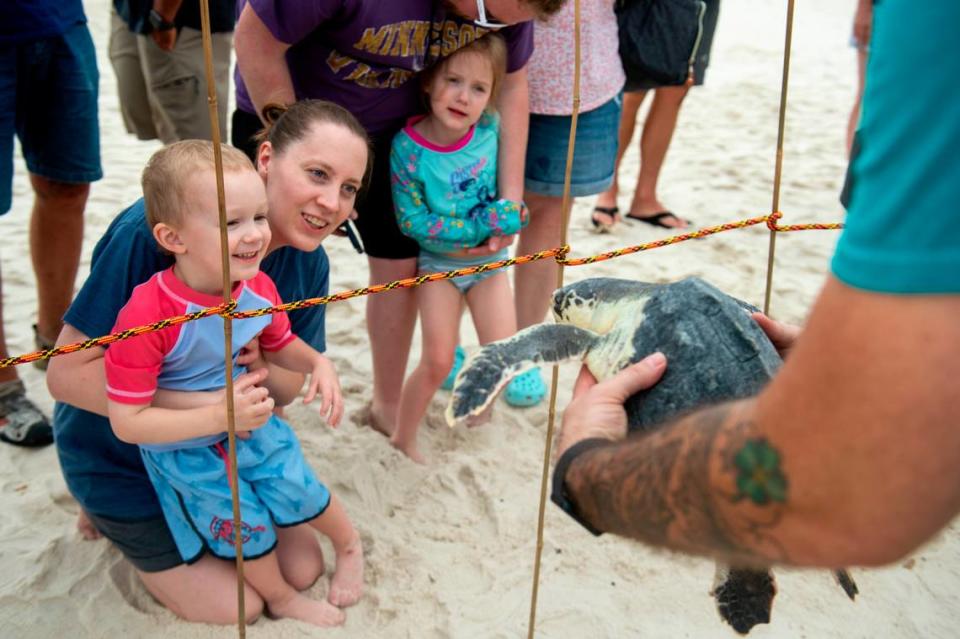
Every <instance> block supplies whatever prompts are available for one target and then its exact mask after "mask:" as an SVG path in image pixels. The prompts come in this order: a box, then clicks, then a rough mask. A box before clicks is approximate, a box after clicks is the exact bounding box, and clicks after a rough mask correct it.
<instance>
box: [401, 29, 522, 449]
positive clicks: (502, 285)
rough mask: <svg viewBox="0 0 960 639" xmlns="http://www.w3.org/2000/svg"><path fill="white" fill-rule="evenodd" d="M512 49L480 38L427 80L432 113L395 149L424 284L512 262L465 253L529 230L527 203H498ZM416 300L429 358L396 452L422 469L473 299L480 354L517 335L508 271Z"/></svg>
mask: <svg viewBox="0 0 960 639" xmlns="http://www.w3.org/2000/svg"><path fill="white" fill-rule="evenodd" d="M506 56H507V52H506V45H505V44H504V42H503V40H502V39H501V38H500V37H499V36H496V35H493V34H490V35H487V36H484V37H482V38H480V39H479V40H477V41H475V42H473V43H472V44H470V45H469V46H467V47H464V48H462V49H460V50H458V51H457V52H456V53H454V54H453V55H451V56H450V57H448V58H446V59H445V60H444V61H443V62H441V63H440V64H438V65H437V66H435V67H433V68H431V69H429V70H427V71H425V72H424V74H423V88H424V92H425V93H426V97H427V101H428V103H429V113H428V114H427V115H425V116H419V117H415V118H411V119H410V121H409V122H408V123H407V126H406V127H404V129H403V130H402V131H400V132H399V133H398V134H397V136H396V137H395V138H394V140H393V149H392V152H391V155H390V168H391V171H392V176H391V184H392V187H393V199H394V205H395V208H396V214H397V220H398V222H399V224H400V230H401V231H403V232H404V233H405V234H406V235H408V236H410V237H412V238H413V239H415V240H417V242H418V243H419V244H420V257H419V258H418V263H417V269H418V271H419V273H420V274H424V273H437V272H441V271H451V270H454V269H460V268H464V267H467V266H474V265H477V264H483V263H485V262H492V261H495V260H502V259H506V258H507V250H506V249H503V250H502V251H500V252H499V253H498V254H496V255H484V256H477V257H475V256H471V255H470V254H469V253H468V252H467V250H466V249H469V248H472V247H475V246H478V245H480V244H482V243H484V242H485V241H486V240H488V239H489V238H490V236H492V235H511V234H514V233H516V232H518V231H519V230H520V228H521V227H522V226H524V224H525V222H526V209H525V207H524V205H523V204H522V203H521V202H511V201H509V200H504V199H498V198H497V135H498V128H499V120H498V118H497V115H496V113H494V112H492V110H491V105H492V104H494V102H495V100H496V94H497V89H498V88H499V85H500V83H501V81H502V80H503V76H504V72H505V68H506ZM416 290H417V305H418V306H419V309H420V326H421V332H422V333H423V354H422V356H421V358H420V363H419V365H418V366H417V368H416V370H414V371H413V373H412V374H411V375H410V377H409V378H408V379H407V381H406V382H405V383H404V386H403V393H402V395H401V398H400V408H399V415H398V418H397V428H396V430H395V431H394V433H393V436H392V437H391V440H390V441H391V443H392V444H393V445H394V446H395V447H397V448H399V449H400V450H401V451H403V452H404V453H405V454H406V455H408V456H409V457H410V458H411V459H413V460H414V461H416V462H419V463H423V461H424V460H423V456H422V455H421V454H420V451H419V450H418V449H417V428H418V426H419V425H420V420H421V419H422V418H423V415H424V413H426V410H427V406H428V405H429V404H430V400H431V398H432V397H433V394H434V393H435V392H436V391H437V389H438V388H440V385H441V383H442V382H443V380H444V378H445V377H446V376H447V373H448V372H449V371H450V368H451V366H452V364H453V358H454V348H455V347H456V345H457V333H458V329H459V326H460V308H461V304H462V300H463V299H464V298H466V302H467V306H468V307H469V308H470V314H471V315H472V316H473V323H474V325H475V326H476V328H477V336H478V338H479V340H480V343H481V344H486V343H488V342H493V341H496V340H499V339H503V338H506V337H509V336H510V335H513V334H514V333H515V332H516V317H515V313H514V305H513V295H512V294H511V291H510V282H509V280H508V278H507V274H506V273H505V272H503V271H490V272H486V273H478V274H475V275H469V276H465V277H458V278H456V279H452V280H447V281H444V282H437V283H434V284H429V285H427V286H421V287H419V288H418V289H416Z"/></svg>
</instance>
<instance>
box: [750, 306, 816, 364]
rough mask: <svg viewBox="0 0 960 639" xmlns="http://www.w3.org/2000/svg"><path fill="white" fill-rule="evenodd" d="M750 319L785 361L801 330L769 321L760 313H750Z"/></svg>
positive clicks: (790, 325)
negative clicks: (761, 330)
mask: <svg viewBox="0 0 960 639" xmlns="http://www.w3.org/2000/svg"><path fill="white" fill-rule="evenodd" d="M750 317H751V318H752V319H753V321H754V322H756V323H757V324H758V325H759V326H760V328H761V329H763V332H764V333H766V334H767V338H768V339H769V340H770V341H771V342H772V343H773V347H774V348H776V349H777V352H778V353H780V357H781V358H783V359H786V358H787V354H788V353H789V352H790V349H791V348H792V347H793V343H794V342H796V341H797V338H798V337H799V336H800V333H801V332H803V329H802V328H800V327H799V326H794V325H793V324H785V323H783V322H778V321H777V320H773V319H770V318H769V317H767V316H766V315H764V314H763V313H761V312H760V311H757V312H756V313H751V314H750Z"/></svg>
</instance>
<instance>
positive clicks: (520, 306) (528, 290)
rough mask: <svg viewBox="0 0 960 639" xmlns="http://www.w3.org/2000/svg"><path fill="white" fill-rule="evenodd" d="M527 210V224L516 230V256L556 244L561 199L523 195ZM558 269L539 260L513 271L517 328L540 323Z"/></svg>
mask: <svg viewBox="0 0 960 639" xmlns="http://www.w3.org/2000/svg"><path fill="white" fill-rule="evenodd" d="M523 200H524V202H526V204H527V207H528V208H529V209H530V224H529V225H528V226H527V228H525V229H523V230H522V231H520V241H519V242H518V244H517V254H518V255H526V254H527V253H534V252H536V251H542V250H543V249H547V248H552V247H555V246H559V245H560V226H561V224H562V223H563V217H564V216H563V212H562V208H563V200H562V199H561V198H559V197H552V196H548V195H539V194H537V193H530V192H529V191H528V192H526V193H524V195H523ZM558 268H559V267H558V266H557V263H556V261H554V260H539V261H537V262H530V263H529V264H523V265H521V266H518V267H517V269H516V275H514V278H515V279H514V283H515V286H516V289H517V290H516V303H517V326H518V327H519V328H521V329H523V328H526V327H528V326H533V325H534V324H539V323H540V322H542V321H543V318H544V316H545V315H546V314H547V308H548V307H549V305H550V295H551V294H552V293H553V290H554V289H555V288H556V287H557V270H558Z"/></svg>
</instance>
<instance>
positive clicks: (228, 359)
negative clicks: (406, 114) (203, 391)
mask: <svg viewBox="0 0 960 639" xmlns="http://www.w3.org/2000/svg"><path fill="white" fill-rule="evenodd" d="M200 30H201V33H202V35H203V62H204V71H205V73H206V78H207V103H208V105H209V108H210V132H211V134H212V135H211V137H212V139H213V164H214V172H215V173H216V179H217V207H218V209H219V215H220V264H221V266H222V269H223V301H224V302H225V303H229V302H230V301H231V293H232V288H233V287H232V281H231V278H230V252H229V247H228V245H227V242H228V240H227V208H226V199H225V195H224V188H223V156H222V154H221V151H220V118H219V117H218V115H217V85H216V82H215V81H214V79H213V78H214V76H213V42H212V38H211V35H210V4H209V0H200ZM232 353H233V321H232V320H231V319H230V316H229V315H224V316H223V362H224V365H225V367H226V375H225V379H226V383H227V387H226V395H227V444H228V447H229V451H228V453H227V455H228V457H229V460H230V467H229V468H228V469H227V475H228V477H229V480H230V495H231V498H232V501H233V536H234V548H235V549H236V552H237V635H238V636H239V637H240V639H245V637H246V636H247V628H246V606H245V602H244V581H243V535H242V532H243V531H242V528H241V527H242V524H243V521H242V520H241V519H240V497H239V491H238V489H237V437H236V427H235V425H234V412H233V357H232Z"/></svg>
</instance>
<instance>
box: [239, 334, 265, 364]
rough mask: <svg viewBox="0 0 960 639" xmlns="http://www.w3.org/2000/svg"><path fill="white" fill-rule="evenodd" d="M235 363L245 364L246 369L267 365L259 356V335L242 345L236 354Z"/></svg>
mask: <svg viewBox="0 0 960 639" xmlns="http://www.w3.org/2000/svg"><path fill="white" fill-rule="evenodd" d="M237 364H238V365H240V366H246V367H247V369H248V370H253V369H255V368H261V367H263V366H266V365H267V362H266V361H265V360H264V359H263V358H262V357H261V356H260V336H259V335H258V336H257V337H254V338H253V339H252V340H250V341H249V342H247V343H246V344H244V345H243V348H241V349H240V353H238V354H237Z"/></svg>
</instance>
